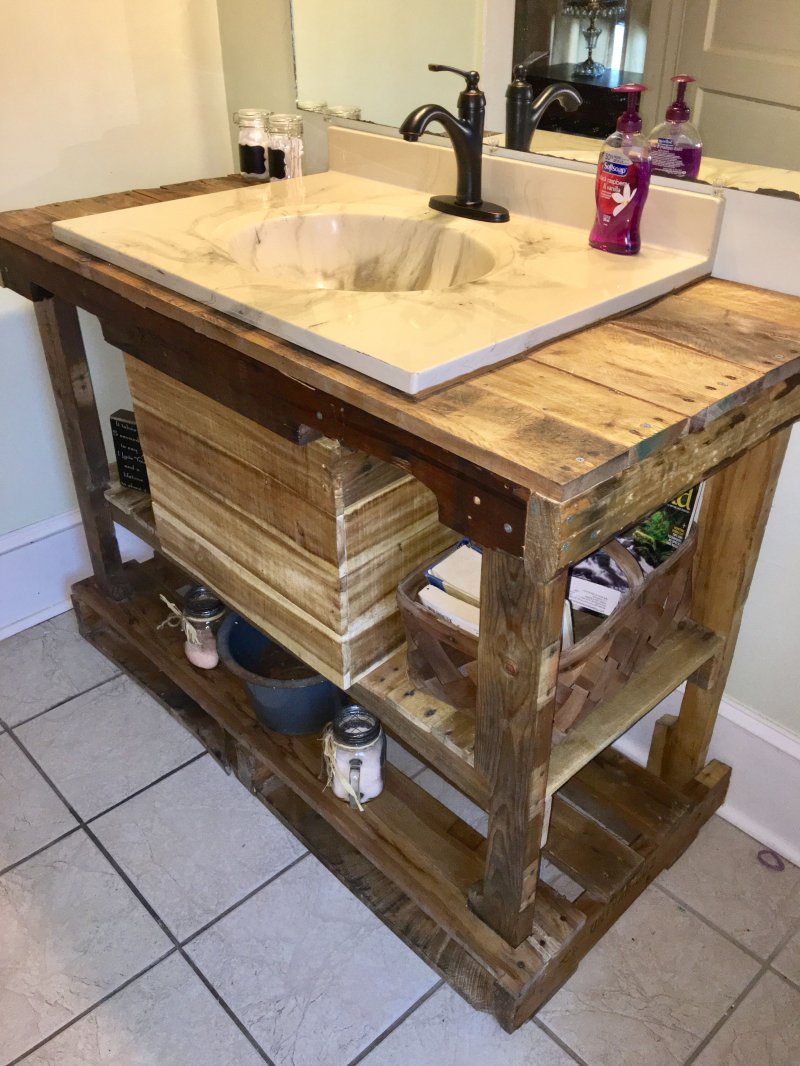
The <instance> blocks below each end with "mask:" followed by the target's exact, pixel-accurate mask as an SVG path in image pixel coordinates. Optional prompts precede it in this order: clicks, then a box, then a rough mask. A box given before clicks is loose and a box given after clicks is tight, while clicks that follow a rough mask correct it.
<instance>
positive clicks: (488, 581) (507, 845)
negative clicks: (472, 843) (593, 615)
mask: <svg viewBox="0 0 800 1066" xmlns="http://www.w3.org/2000/svg"><path fill="white" fill-rule="evenodd" d="M566 582H567V574H566V572H564V573H563V574H561V575H559V576H558V577H556V578H555V579H554V580H552V581H550V582H547V583H543V582H540V581H537V580H536V579H535V577H534V575H533V573H532V572H531V570H530V569H528V566H527V563H526V562H525V561H524V560H520V559H515V558H513V557H512V556H509V555H506V554H505V553H501V552H495V551H491V552H484V555H483V565H482V568H481V631H480V640H479V644H478V700H477V708H476V722H475V766H476V768H477V769H478V770H479V771H480V772H481V773H482V774H483V775H484V777H485V778H486V779H487V783H488V787H489V834H488V838H487V856H486V871H485V873H484V877H483V881H482V883H481V884H480V886H476V888H475V890H474V891H473V893H472V897H471V898H472V904H473V907H475V909H476V911H477V912H478V913H479V914H480V915H481V917H482V918H483V919H484V920H485V921H486V922H488V924H489V925H491V927H492V928H493V929H495V930H497V932H498V933H500V935H501V936H503V937H504V938H505V939H506V940H507V941H508V942H509V943H510V944H519V943H520V942H521V941H522V940H523V939H524V938H525V937H527V936H529V935H530V932H531V922H532V919H533V902H534V900H535V897H536V883H537V878H538V872H539V844H540V840H541V836H542V826H543V823H544V812H545V788H546V785H547V763H548V760H549V756H550V743H551V737H552V731H553V710H554V707H555V686H556V677H557V673H558V657H559V651H560V648H561V617H562V608H563V604H564V595H565V592H566Z"/></svg>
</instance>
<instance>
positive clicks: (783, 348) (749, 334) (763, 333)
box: [619, 279, 800, 376]
mask: <svg viewBox="0 0 800 1066" xmlns="http://www.w3.org/2000/svg"><path fill="white" fill-rule="evenodd" d="M619 325H620V327H621V328H623V329H626V330H633V331H635V332H637V333H644V334H647V335H648V336H649V337H651V338H654V339H656V340H668V341H670V342H671V343H675V344H679V345H681V346H682V347H684V348H689V349H692V350H693V351H694V352H697V353H701V354H704V355H714V356H717V357H722V358H724V359H725V360H727V361H728V362H730V363H736V364H738V365H739V366H741V367H748V368H750V369H751V370H754V371H756V372H757V373H759V374H763V373H765V372H767V371H769V370H772V369H773V368H775V367H778V366H781V365H783V364H785V362H786V357H787V355H789V356H790V357H795V356H800V336H799V335H798V334H800V310H798V308H797V307H796V306H795V304H793V303H791V302H787V301H786V299H785V297H783V296H782V295H780V294H772V293H770V292H768V291H766V290H764V289H755V288H753V287H752V286H749V285H735V286H733V285H730V284H729V283H727V282H722V281H715V280H713V279H709V280H708V282H705V283H704V284H703V285H698V286H691V287H689V288H688V289H686V290H685V291H684V292H681V293H680V294H678V295H676V296H667V297H665V298H664V299H663V300H659V301H658V302H657V303H654V304H650V305H649V306H648V307H646V308H643V309H642V310H640V311H634V312H633V314H631V315H627V316H626V317H625V318H624V319H622V320H621V321H620V322H619ZM725 376H727V375H725Z"/></svg>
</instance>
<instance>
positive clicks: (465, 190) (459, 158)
mask: <svg viewBox="0 0 800 1066" xmlns="http://www.w3.org/2000/svg"><path fill="white" fill-rule="evenodd" d="M431 122H438V123H439V125H440V126H443V127H444V131H445V133H446V134H447V135H448V137H449V138H450V140H451V142H452V144H453V151H454V152H455V156H456V170H457V175H458V176H457V180H456V203H457V204H459V206H463V207H480V205H481V202H482V201H481V163H482V159H483V143H482V133H483V123H482V122H481V124H480V130H477V129H475V128H473V126H471V125H470V124H469V123H468V122H465V121H461V120H459V119H457V118H456V116H455V115H454V114H453V113H452V112H450V111H448V110H447V108H445V107H442V106H441V105H440V104H423V105H422V107H418V108H417V109H416V110H415V111H412V112H411V114H410V115H408V117H407V118H406V119H405V121H404V122H403V123H402V125H401V126H400V134H401V136H402V137H403V138H404V140H406V141H417V140H419V138H420V137H421V136H422V134H423V133H424V132H425V130H426V129H427V128H428V126H429V125H430V124H431Z"/></svg>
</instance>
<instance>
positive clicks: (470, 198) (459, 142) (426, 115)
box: [400, 63, 508, 222]
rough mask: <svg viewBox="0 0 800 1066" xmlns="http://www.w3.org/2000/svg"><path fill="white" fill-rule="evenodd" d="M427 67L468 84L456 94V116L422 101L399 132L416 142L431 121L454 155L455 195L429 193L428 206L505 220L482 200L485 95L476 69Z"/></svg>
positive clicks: (450, 212)
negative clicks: (442, 71)
mask: <svg viewBox="0 0 800 1066" xmlns="http://www.w3.org/2000/svg"><path fill="white" fill-rule="evenodd" d="M428 70H434V71H440V70H447V71H450V72H451V73H452V74H460V75H461V77H462V78H464V79H465V80H466V83H467V87H466V89H463V90H462V91H461V93H460V94H459V97H458V118H456V116H455V115H453V114H452V113H451V112H450V111H448V110H447V109H446V108H444V107H441V106H440V105H439V104H423V106H422V107H418V108H417V109H416V110H415V111H412V112H411V114H410V115H409V116H408V117H407V118H406V120H405V121H404V122H403V124H402V125H401V126H400V133H401V134H402V136H403V138H404V139H405V140H407V141H418V140H419V138H420V137H421V136H422V134H423V133H424V132H425V130H426V129H427V128H428V126H429V125H430V123H431V122H438V123H439V124H440V125H441V126H443V127H444V130H445V133H446V134H447V135H448V137H449V138H450V140H451V141H452V144H453V151H454V152H455V156H456V170H457V179H456V194H455V196H441V195H438V196H432V197H431V198H430V201H429V203H430V206H431V207H433V208H435V210H437V211H444V213H445V214H447V215H459V216H460V217H462V218H474V219H478V220H479V221H481V222H508V211H507V210H506V208H505V207H500V205H499V204H490V203H488V202H487V201H485V200H482V199H481V165H482V163H483V122H484V117H485V114H486V97H485V96H484V94H483V91H482V90H481V89H479V88H478V81H479V79H480V74H479V73H478V72H477V70H459V69H458V68H457V67H445V66H441V65H440V64H438V63H429V64H428Z"/></svg>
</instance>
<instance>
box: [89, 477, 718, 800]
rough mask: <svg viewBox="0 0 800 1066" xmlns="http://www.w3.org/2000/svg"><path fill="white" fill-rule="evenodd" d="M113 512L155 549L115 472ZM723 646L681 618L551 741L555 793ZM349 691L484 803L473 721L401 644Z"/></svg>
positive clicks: (143, 497)
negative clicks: (416, 678) (418, 674)
mask: <svg viewBox="0 0 800 1066" xmlns="http://www.w3.org/2000/svg"><path fill="white" fill-rule="evenodd" d="M106 498H107V499H108V501H109V503H110V504H111V506H112V510H113V512H114V520H115V521H117V522H119V523H120V524H121V525H123V526H125V527H126V528H127V529H129V530H130V531H131V532H132V533H135V534H136V535H137V536H139V537H141V539H142V540H144V541H145V542H146V543H147V544H149V545H150V546H151V547H152V548H153V549H154V550H156V551H160V550H161V547H160V543H159V539H158V534H157V532H156V528H155V520H154V518H153V508H152V503H151V501H150V497H149V496H148V495H147V494H146V493H142V492H137V491H136V490H135V489H127V488H125V487H124V486H122V485H120V484H119V481H118V480H117V479H116V470H114V469H113V468H112V484H111V486H110V487H109V489H108V490H107V492H106ZM721 646H722V639H721V638H720V637H718V636H717V635H716V634H715V633H712V632H710V631H709V630H707V629H704V628H703V627H702V626H698V625H695V624H694V623H693V622H684V623H683V624H682V625H681V626H680V627H679V629H678V630H677V631H676V633H674V634H673V635H672V636H671V637H670V638H668V639H667V640H666V641H665V642H664V644H662V646H661V647H660V648H659V649H658V650H657V651H655V652H654V653H653V655H652V656H651V657H650V658H649V659H648V660H647V662H646V664H645V665H644V667H643V669H642V670H641V671H640V672H639V673H638V674H637V675H636V676H635V677H633V678H632V679H631V680H630V681H629V682H628V683H627V684H626V685H625V686H624V687H623V688H622V689H620V690H619V692H617V693H616V694H615V695H614V696H613V697H611V698H610V699H608V700H606V701H605V702H604V703H603V704H601V705H600V706H599V707H597V708H596V709H595V710H594V711H593V712H592V713H591V714H590V715H589V716H588V717H587V718H586V719H585V720H584V721H583V722H581V723H580V724H579V725H577V726H576V727H575V728H574V729H572V730H571V731H570V733H569V734H568V735H567V738H566V740H564V741H563V742H562V743H561V744H559V745H558V746H557V747H556V748H554V749H553V751H552V755H551V757H550V770H549V776H548V782H547V795H548V796H552V795H553V794H554V793H555V792H557V791H558V790H559V789H560V788H561V787H562V786H563V785H564V784H565V782H567V781H568V780H569V779H570V778H571V777H572V776H573V775H574V774H576V773H577V772H578V771H579V770H580V769H581V768H582V767H584V766H586V764H587V763H589V762H590V761H591V760H592V759H593V758H594V757H595V756H596V755H597V754H599V752H601V751H603V750H604V749H605V748H607V747H608V746H609V745H610V744H613V743H614V741H615V740H617V739H618V738H619V737H620V736H622V734H623V733H624V732H626V730H628V729H630V727H631V726H633V725H635V724H636V722H638V721H639V719H640V718H643V717H644V715H645V714H647V713H648V712H649V711H651V710H652V709H653V707H655V706H656V705H657V704H658V703H660V702H661V700H663V699H665V698H666V697H667V696H668V695H669V694H670V693H671V692H673V691H674V690H675V689H676V688H677V687H678V685H680V684H681V683H682V682H684V681H685V680H686V679H687V678H688V677H691V676H692V675H693V674H695V673H696V672H697V671H698V670H699V669H700V668H701V667H702V666H703V665H704V664H705V663H706V662H708V661H709V660H710V659H711V658H713V657H714V656H715V655H716V654H717V653H718V651H719V649H720V647H721ZM350 693H351V695H352V696H353V698H354V699H356V700H358V701H359V702H360V703H362V704H363V705H364V706H365V707H367V708H368V709H369V710H371V711H372V712H373V713H374V714H376V715H377V716H378V717H379V718H380V719H381V721H382V722H383V724H384V725H385V726H386V728H387V729H388V731H389V732H390V733H392V734H393V735H394V736H396V737H397V738H398V739H399V740H400V741H401V742H403V743H404V744H406V745H407V746H408V747H409V748H410V749H411V750H412V751H413V752H414V754H415V755H419V756H420V757H421V758H423V759H424V760H425V761H426V762H429V763H430V764H431V765H433V766H435V767H436V769H437V770H438V771H439V772H440V773H441V774H443V776H445V777H446V778H447V779H448V780H449V781H450V782H451V783H452V784H453V785H454V786H455V787H456V788H457V789H459V790H460V791H461V792H463V793H464V794H465V795H466V796H468V797H469V798H470V799H471V800H472V801H473V802H474V803H477V804H478V806H479V807H481V808H483V809H484V810H486V809H487V806H488V793H487V787H486V782H485V780H484V779H483V778H482V776H481V775H480V774H479V773H478V772H477V771H476V769H475V766H474V748H475V723H474V720H473V719H472V718H471V717H470V716H469V715H468V714H465V713H464V712H462V711H458V710H456V709H455V708H454V707H451V706H450V704H448V703H444V702H443V701H442V700H438V699H436V697H435V696H429V695H427V693H425V692H421V691H418V690H417V689H415V688H414V685H413V684H412V683H411V681H410V680H409V677H408V665H407V661H406V649H405V647H403V648H400V649H398V651H396V652H395V653H394V654H393V655H392V656H391V657H390V658H389V659H387V660H386V661H385V662H383V663H381V665H380V666H379V667H377V668H376V669H375V670H373V671H371V672H370V673H369V674H367V675H366V676H365V677H363V678H361V680H360V681H358V682H357V683H356V684H355V685H354V686H353V687H352V688H351V689H350Z"/></svg>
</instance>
